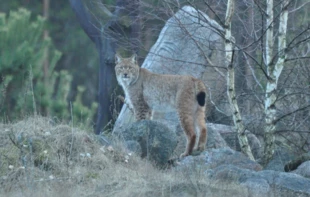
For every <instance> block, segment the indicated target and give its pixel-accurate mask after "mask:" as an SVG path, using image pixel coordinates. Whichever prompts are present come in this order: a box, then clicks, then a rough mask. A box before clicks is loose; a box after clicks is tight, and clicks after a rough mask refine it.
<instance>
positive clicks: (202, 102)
mask: <svg viewBox="0 0 310 197" xmlns="http://www.w3.org/2000/svg"><path fill="white" fill-rule="evenodd" d="M196 99H197V102H198V104H199V105H200V106H204V105H205V104H206V93H205V92H199V93H198V94H197V95H196Z"/></svg>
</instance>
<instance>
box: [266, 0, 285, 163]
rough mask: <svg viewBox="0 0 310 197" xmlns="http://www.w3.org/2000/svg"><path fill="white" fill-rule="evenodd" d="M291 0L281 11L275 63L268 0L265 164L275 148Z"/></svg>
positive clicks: (271, 20)
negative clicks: (278, 93)
mask: <svg viewBox="0 0 310 197" xmlns="http://www.w3.org/2000/svg"><path fill="white" fill-rule="evenodd" d="M289 2H290V1H289V0H283V1H282V5H281V13H280V17H279V30H278V38H277V39H278V48H277V57H278V59H277V60H276V62H275V63H274V60H273V59H274V58H273V54H272V52H273V49H274V46H273V43H274V37H273V24H274V18H273V0H267V2H266V3H267V11H266V14H267V24H266V25H267V31H266V53H265V56H266V57H265V61H266V65H267V75H268V76H267V77H268V78H267V85H266V93H265V116H266V117H265V122H266V125H265V133H264V140H265V147H264V158H263V164H264V165H266V164H267V163H268V162H269V161H270V159H271V158H272V156H273V154H274V148H275V134H274V133H275V130H276V126H275V123H276V112H277V111H276V105H275V103H276V99H277V95H276V90H277V85H278V80H279V77H280V75H281V72H282V70H283V67H284V62H285V59H286V51H285V49H286V30H287V19H288V5H289Z"/></svg>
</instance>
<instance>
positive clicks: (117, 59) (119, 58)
mask: <svg viewBox="0 0 310 197" xmlns="http://www.w3.org/2000/svg"><path fill="white" fill-rule="evenodd" d="M121 60H122V57H121V56H120V55H119V54H118V53H116V54H115V64H118V63H120V62H121Z"/></svg>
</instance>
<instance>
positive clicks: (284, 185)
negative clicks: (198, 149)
mask: <svg viewBox="0 0 310 197" xmlns="http://www.w3.org/2000/svg"><path fill="white" fill-rule="evenodd" d="M207 177H208V178H209V179H210V181H211V182H212V181H213V182H215V183H220V184H214V185H213V192H214V193H215V194H216V195H214V196H227V195H228V194H230V195H229V196H230V197H233V196H252V197H261V196H268V197H278V196H281V197H295V196H299V197H308V196H310V187H309V186H310V179H306V178H304V177H302V176H299V175H296V174H292V173H283V172H277V171H272V170H263V171H259V172H255V171H251V170H248V169H242V168H239V167H236V166H234V165H221V166H219V167H217V168H214V169H210V170H208V171H207Z"/></svg>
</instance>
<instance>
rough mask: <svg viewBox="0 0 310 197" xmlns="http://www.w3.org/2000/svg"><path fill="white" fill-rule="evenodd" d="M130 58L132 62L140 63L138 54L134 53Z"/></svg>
mask: <svg viewBox="0 0 310 197" xmlns="http://www.w3.org/2000/svg"><path fill="white" fill-rule="evenodd" d="M130 60H131V62H132V63H134V64H137V63H138V58H137V54H135V53H134V54H133V55H132V56H131V57H130Z"/></svg>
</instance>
